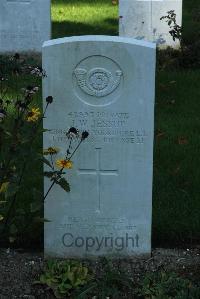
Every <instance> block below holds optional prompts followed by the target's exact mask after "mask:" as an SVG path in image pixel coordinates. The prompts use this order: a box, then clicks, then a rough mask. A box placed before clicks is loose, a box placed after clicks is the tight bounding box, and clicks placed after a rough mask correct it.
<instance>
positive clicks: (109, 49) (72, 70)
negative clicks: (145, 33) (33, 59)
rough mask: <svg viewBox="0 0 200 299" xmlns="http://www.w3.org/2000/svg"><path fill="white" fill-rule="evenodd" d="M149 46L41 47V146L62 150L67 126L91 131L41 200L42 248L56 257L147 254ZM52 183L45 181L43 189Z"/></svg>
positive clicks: (83, 40) (101, 39)
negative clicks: (64, 182) (62, 177)
mask: <svg viewBox="0 0 200 299" xmlns="http://www.w3.org/2000/svg"><path fill="white" fill-rule="evenodd" d="M155 52H156V50H155V45H154V44H152V43H148V42H144V41H138V40H134V39H130V38H121V37H109V36H82V37H71V38H63V39H57V40H52V41H47V42H45V43H44V46H43V68H44V69H45V70H46V72H47V78H45V79H44V82H43V86H44V98H45V97H46V96H49V95H51V96H53V97H54V103H53V104H52V106H51V107H50V108H49V110H48V113H47V118H46V119H45V121H44V128H48V129H50V130H51V131H50V132H46V133H45V134H44V147H45V148H48V147H49V146H56V147H59V148H60V149H61V153H60V154H59V155H58V157H59V158H60V157H61V158H62V157H64V154H65V152H66V147H67V142H66V141H67V137H66V136H65V133H66V131H67V129H69V128H70V127H71V126H73V127H74V126H75V127H77V128H78V129H79V130H87V131H88V132H89V133H90V135H89V137H88V139H87V140H85V141H84V142H83V144H82V146H81V148H80V149H79V151H78V153H77V154H76V155H75V156H74V158H73V162H74V168H73V170H68V171H67V174H66V178H67V179H68V180H69V182H70V185H71V192H70V193H66V192H65V191H63V190H62V189H61V188H60V187H59V186H54V187H53V189H52V191H51V192H50V193H49V196H48V197H47V199H46V202H45V218H47V219H49V220H50V221H51V222H48V223H46V224H45V253H46V255H48V256H58V257H81V258H82V257H91V256H102V255H105V256H112V257H119V256H134V255H142V254H149V253H150V252H151V210H152V166H153V135H154V84H155V82H154V81H155ZM49 185H50V182H49V181H48V180H47V181H45V190H47V189H48V187H49Z"/></svg>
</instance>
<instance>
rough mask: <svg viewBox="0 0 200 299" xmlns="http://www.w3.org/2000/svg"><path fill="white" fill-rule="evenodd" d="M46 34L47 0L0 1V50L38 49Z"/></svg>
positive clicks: (48, 35)
mask: <svg viewBox="0 0 200 299" xmlns="http://www.w3.org/2000/svg"><path fill="white" fill-rule="evenodd" d="M50 38H51V0H1V1H0V52H2V53H4V52H21V51H36V52H41V51H42V44H43V42H44V41H45V40H49V39H50Z"/></svg>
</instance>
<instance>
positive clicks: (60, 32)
mask: <svg viewBox="0 0 200 299" xmlns="http://www.w3.org/2000/svg"><path fill="white" fill-rule="evenodd" d="M117 22H118V21H117V19H114V18H113V19H112V18H109V19H104V21H103V22H102V23H99V24H96V25H91V24H84V23H81V22H70V21H64V22H55V21H53V23H52V38H53V39H54V38H60V37H65V36H73V35H118V31H117V30H116V28H117ZM108 24H109V25H110V27H109V28H108Z"/></svg>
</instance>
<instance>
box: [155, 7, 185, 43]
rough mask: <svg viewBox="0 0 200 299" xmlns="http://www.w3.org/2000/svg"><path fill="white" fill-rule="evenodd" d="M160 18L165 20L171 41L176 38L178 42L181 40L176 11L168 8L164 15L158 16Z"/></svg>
mask: <svg viewBox="0 0 200 299" xmlns="http://www.w3.org/2000/svg"><path fill="white" fill-rule="evenodd" d="M160 20H165V21H166V22H167V24H168V26H169V28H170V30H169V33H170V34H171V36H172V38H173V41H175V40H176V39H178V40H179V41H180V42H181V41H182V28H181V26H179V25H178V24H177V21H176V13H175V11H174V10H170V11H168V12H167V15H166V16H163V17H161V18H160Z"/></svg>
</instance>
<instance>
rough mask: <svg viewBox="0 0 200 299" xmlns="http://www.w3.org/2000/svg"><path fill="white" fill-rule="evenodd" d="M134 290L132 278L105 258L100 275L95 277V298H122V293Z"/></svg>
mask: <svg viewBox="0 0 200 299" xmlns="http://www.w3.org/2000/svg"><path fill="white" fill-rule="evenodd" d="M133 291H134V285H133V280H132V279H131V278H130V277H129V276H128V275H126V274H125V273H123V272H121V271H119V270H116V269H115V268H114V267H113V265H112V263H111V262H109V261H108V260H106V259H105V267H104V269H103V273H102V275H100V276H99V277H98V279H96V287H95V293H96V294H97V297H96V298H97V299H105V298H113V299H117V298H122V296H123V294H125V293H126V294H128V293H129V292H130V293H131V292H133Z"/></svg>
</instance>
